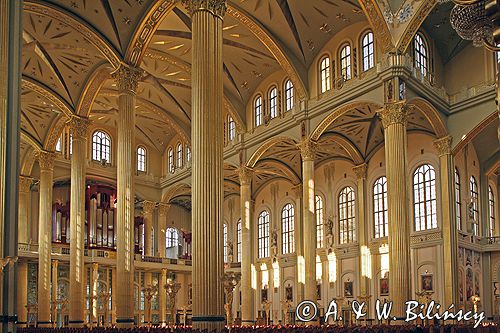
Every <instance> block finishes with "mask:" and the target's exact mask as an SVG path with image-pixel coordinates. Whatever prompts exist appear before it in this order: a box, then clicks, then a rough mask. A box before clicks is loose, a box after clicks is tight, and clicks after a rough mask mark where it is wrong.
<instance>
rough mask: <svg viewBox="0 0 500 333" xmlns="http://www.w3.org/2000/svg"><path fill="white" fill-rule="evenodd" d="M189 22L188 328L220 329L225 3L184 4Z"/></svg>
mask: <svg viewBox="0 0 500 333" xmlns="http://www.w3.org/2000/svg"><path fill="white" fill-rule="evenodd" d="M183 3H184V4H185V5H186V7H187V9H188V10H189V12H190V14H191V17H192V47H193V49H192V51H191V52H192V55H193V59H192V75H191V80H192V85H191V87H192V127H191V128H192V147H193V162H192V175H193V176H192V177H193V178H192V179H193V189H192V193H193V194H192V200H193V213H192V221H193V222H192V223H193V299H194V300H196V302H194V303H193V327H194V328H195V329H208V330H209V331H211V330H221V329H222V328H223V327H224V289H223V286H222V275H223V268H224V260H223V244H222V224H223V220H224V214H223V201H224V192H223V179H224V177H223V156H222V154H223V136H224V130H223V123H224V120H223V112H222V101H223V72H222V20H223V16H224V13H225V11H226V1H225V0H184V1H183Z"/></svg>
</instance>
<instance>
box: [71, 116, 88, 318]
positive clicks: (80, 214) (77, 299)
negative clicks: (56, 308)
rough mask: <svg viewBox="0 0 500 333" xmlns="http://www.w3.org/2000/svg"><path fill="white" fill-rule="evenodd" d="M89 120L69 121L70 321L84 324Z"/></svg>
mask: <svg viewBox="0 0 500 333" xmlns="http://www.w3.org/2000/svg"><path fill="white" fill-rule="evenodd" d="M89 125H90V122H89V120H87V119H85V118H81V117H76V116H75V117H73V118H72V119H71V121H70V129H71V144H72V150H73V154H72V155H71V194H70V215H69V220H70V230H71V233H70V245H69V248H70V257H69V324H70V326H75V327H78V326H82V325H83V321H84V319H85V297H84V287H85V282H86V281H85V280H84V278H83V272H84V248H85V244H84V236H85V235H84V234H85V229H84V228H85V152H86V148H87V134H88V128H89Z"/></svg>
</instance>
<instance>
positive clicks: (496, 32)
mask: <svg viewBox="0 0 500 333" xmlns="http://www.w3.org/2000/svg"><path fill="white" fill-rule="evenodd" d="M452 1H453V2H454V3H455V7H453V9H452V10H451V13H450V23H451V26H452V27H453V29H455V31H456V32H457V34H458V35H459V36H460V37H461V38H462V39H465V40H471V41H472V42H473V44H474V46H476V47H479V46H482V45H484V46H485V47H486V48H488V49H490V50H492V51H500V47H498V46H497V45H499V44H500V29H499V21H500V17H499V16H500V13H499V6H498V5H497V0H452Z"/></svg>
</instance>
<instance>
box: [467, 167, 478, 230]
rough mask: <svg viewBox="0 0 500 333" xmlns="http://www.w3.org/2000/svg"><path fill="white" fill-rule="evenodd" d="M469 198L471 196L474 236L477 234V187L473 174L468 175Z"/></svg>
mask: <svg viewBox="0 0 500 333" xmlns="http://www.w3.org/2000/svg"><path fill="white" fill-rule="evenodd" d="M469 189H470V198H471V211H470V212H471V214H472V220H473V229H472V231H473V232H474V236H479V189H478V188H477V181H476V178H474V176H471V177H470V181H469Z"/></svg>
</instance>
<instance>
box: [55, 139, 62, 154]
mask: <svg viewBox="0 0 500 333" xmlns="http://www.w3.org/2000/svg"><path fill="white" fill-rule="evenodd" d="M56 151H57V152H59V153H60V152H62V138H61V137H60V138H59V140H57V143H56Z"/></svg>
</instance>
